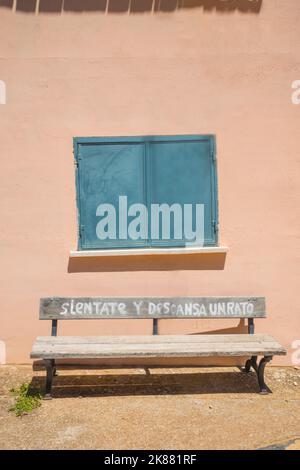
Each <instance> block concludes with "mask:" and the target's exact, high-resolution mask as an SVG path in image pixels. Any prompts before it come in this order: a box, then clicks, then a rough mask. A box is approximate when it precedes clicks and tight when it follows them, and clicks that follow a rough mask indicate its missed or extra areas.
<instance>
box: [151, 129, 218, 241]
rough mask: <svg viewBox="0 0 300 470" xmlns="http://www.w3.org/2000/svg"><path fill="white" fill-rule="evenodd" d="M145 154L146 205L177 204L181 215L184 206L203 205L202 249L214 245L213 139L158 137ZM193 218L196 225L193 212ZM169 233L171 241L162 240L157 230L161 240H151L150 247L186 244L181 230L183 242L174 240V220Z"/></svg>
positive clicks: (215, 218) (215, 210) (214, 179)
mask: <svg viewBox="0 0 300 470" xmlns="http://www.w3.org/2000/svg"><path fill="white" fill-rule="evenodd" d="M147 153H148V162H149V167H150V172H149V175H148V181H147V182H148V197H149V203H154V204H162V203H167V204H169V205H172V204H176V203H177V204H180V206H181V209H182V213H183V209H184V204H194V205H195V204H197V203H198V204H204V245H215V244H216V242H217V236H216V221H217V213H216V212H217V207H216V197H215V192H216V187H215V186H216V177H215V157H214V139H213V137H211V136H208V137H206V136H203V137H202V136H199V137H198V138H197V137H196V136H195V137H194V136H189V137H187V136H183V137H181V138H180V137H176V138H175V137H170V138H168V137H166V138H165V139H164V138H163V137H160V138H156V139H155V140H154V141H152V142H150V143H149V144H148V152H147ZM194 208H195V206H194ZM193 214H194V215H193V221H194V222H195V211H194V212H193ZM152 222H153V221H152ZM160 229H161V224H160ZM193 229H194V230H195V225H194V226H193ZM170 232H171V233H170V234H171V241H168V240H163V239H162V231H161V230H160V234H159V236H160V239H159V240H154V239H151V241H150V244H151V246H185V245H186V244H188V243H187V242H188V241H189V240H188V239H187V238H186V237H185V236H184V230H183V227H182V235H183V236H182V239H181V240H178V239H175V238H174V222H173V219H171V231H170ZM177 236H178V234H177Z"/></svg>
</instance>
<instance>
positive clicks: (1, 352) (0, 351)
mask: <svg viewBox="0 0 300 470" xmlns="http://www.w3.org/2000/svg"><path fill="white" fill-rule="evenodd" d="M0 364H6V344H5V342H4V341H1V340H0Z"/></svg>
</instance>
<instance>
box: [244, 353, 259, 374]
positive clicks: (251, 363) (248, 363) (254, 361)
mask: <svg viewBox="0 0 300 470" xmlns="http://www.w3.org/2000/svg"><path fill="white" fill-rule="evenodd" d="M251 367H252V368H253V369H254V370H255V372H257V369H258V366H257V356H251V359H248V360H247V361H246V364H245V367H244V369H243V371H244V372H246V373H247V374H248V373H249V372H250V370H251Z"/></svg>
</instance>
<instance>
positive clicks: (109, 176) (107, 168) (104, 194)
mask: <svg viewBox="0 0 300 470" xmlns="http://www.w3.org/2000/svg"><path fill="white" fill-rule="evenodd" d="M77 155H78V158H77V161H78V163H77V165H78V184H77V190H78V208H79V230H80V248H82V249H97V248H100V249H103V248H120V247H124V248H125V247H127V248H128V247H137V246H144V245H145V244H146V242H147V241H146V240H136V241H134V240H130V239H129V238H128V237H127V236H125V238H123V239H120V238H119V237H118V234H119V228H120V227H119V225H120V214H119V197H120V196H124V195H126V196H127V201H128V206H129V205H131V204H134V203H143V204H146V199H145V181H144V173H145V145H144V144H143V143H138V142H136V143H134V142H113V143H109V142H103V143H101V144H99V143H90V144H89V143H82V144H80V143H79V144H78V146H77ZM100 204H111V205H112V206H113V207H114V208H115V223H116V226H115V232H116V239H109V238H107V239H99V237H98V236H97V226H98V223H99V222H100V220H101V217H100V215H97V208H98V207H99V205H100ZM102 215H103V217H104V216H105V214H104V213H103V214H102Z"/></svg>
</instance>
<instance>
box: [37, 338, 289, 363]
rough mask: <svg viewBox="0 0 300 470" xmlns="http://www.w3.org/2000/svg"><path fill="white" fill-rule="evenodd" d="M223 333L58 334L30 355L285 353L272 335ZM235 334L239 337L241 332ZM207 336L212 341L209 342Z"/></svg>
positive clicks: (246, 354)
mask: <svg viewBox="0 0 300 470" xmlns="http://www.w3.org/2000/svg"><path fill="white" fill-rule="evenodd" d="M220 336H222V337H223V338H219V339H218V338H217V337H220ZM224 336H225V335H199V336H196V338H197V339H198V341H195V340H193V342H190V343H188V342H180V341H177V338H178V337H176V336H172V337H171V336H169V337H167V338H165V337H164V336H160V337H158V338H159V339H160V341H157V337H148V339H150V338H152V339H153V341H152V342H150V341H148V342H145V340H144V341H143V338H145V337H135V339H134V342H123V343H122V342H118V341H115V342H114V343H108V342H107V343H106V342H103V341H102V342H97V341H96V340H95V339H94V342H92V343H90V342H86V343H80V342H78V339H77V338H76V337H75V338H74V339H73V342H70V341H69V342H65V343H62V342H61V341H57V340H58V339H60V340H61V337H60V338H53V341H52V342H51V343H50V342H48V341H36V342H35V343H34V345H33V349H32V352H31V358H53V359H56V358H107V357H111V358H143V357H145V358H146V357H153V358H154V357H208V356H248V355H275V354H276V355H284V354H286V351H285V349H284V348H283V347H282V346H281V345H280V344H279V343H277V342H276V341H275V340H273V339H272V338H271V337H269V339H268V340H267V341H263V340H262V338H261V337H260V338H257V340H256V339H254V340H252V341H251V342H246V341H244V338H240V340H239V341H235V342H234V341H232V342H228V341H224ZM229 336H235V335H228V337H229ZM238 336H240V337H242V336H244V335H238ZM245 336H246V335H245ZM249 336H250V335H249ZM251 336H252V335H251ZM253 336H254V335H253ZM208 337H209V339H213V340H214V341H210V342H208V341H207V339H208ZM100 338H101V337H99V340H100ZM124 338H126V337H124ZM180 338H183V337H180ZM247 338H248V336H247ZM102 339H103V338H102ZM127 339H128V337H127Z"/></svg>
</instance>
